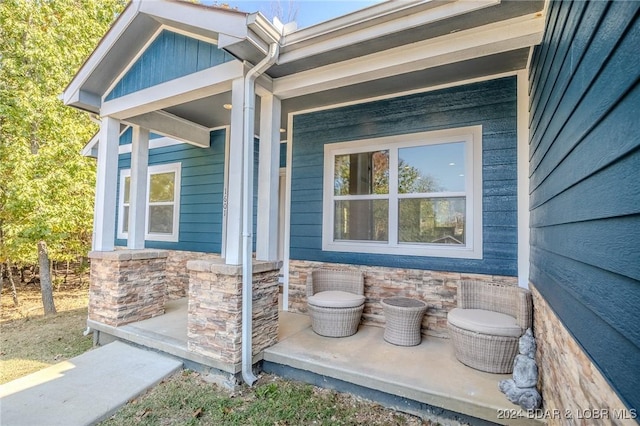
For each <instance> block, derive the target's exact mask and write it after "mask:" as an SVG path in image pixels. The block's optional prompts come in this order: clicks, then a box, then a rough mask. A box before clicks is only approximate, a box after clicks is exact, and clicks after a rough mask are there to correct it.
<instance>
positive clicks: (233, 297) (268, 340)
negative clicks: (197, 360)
mask: <svg viewBox="0 0 640 426" xmlns="http://www.w3.org/2000/svg"><path fill="white" fill-rule="evenodd" d="M187 269H188V270H189V313H188V318H187V347H188V349H189V350H190V351H193V352H196V353H198V354H201V355H203V356H206V357H209V358H212V359H214V360H217V361H220V362H223V363H227V364H233V365H238V364H240V363H241V362H242V353H241V350H242V266H236V265H226V264H225V263H224V260H223V259H216V260H191V261H189V262H187ZM279 270H280V262H261V261H254V263H253V298H252V299H253V334H252V335H253V354H254V355H255V354H257V353H259V352H261V351H262V350H264V349H266V348H268V347H269V346H272V345H274V344H275V343H276V342H277V340H278V272H279Z"/></svg>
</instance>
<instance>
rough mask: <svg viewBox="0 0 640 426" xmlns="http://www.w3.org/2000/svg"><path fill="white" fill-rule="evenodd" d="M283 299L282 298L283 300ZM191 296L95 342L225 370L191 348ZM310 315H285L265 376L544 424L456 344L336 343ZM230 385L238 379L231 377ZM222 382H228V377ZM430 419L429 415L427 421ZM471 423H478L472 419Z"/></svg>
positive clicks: (429, 339)
mask: <svg viewBox="0 0 640 426" xmlns="http://www.w3.org/2000/svg"><path fill="white" fill-rule="evenodd" d="M280 299H281V298H280ZM187 305H188V301H187V299H186V298H182V299H177V300H173V301H168V302H167V303H166V306H165V314H164V315H161V316H157V317H154V318H150V319H147V320H143V321H139V322H135V323H131V324H127V325H124V326H120V327H110V326H107V325H104V324H100V323H95V324H92V325H91V326H92V328H94V330H96V332H97V333H96V337H95V338H96V340H99V341H100V342H101V343H103V344H104V343H106V342H108V341H110V340H113V339H114V338H117V339H121V340H125V341H128V342H132V343H134V344H138V345H141V346H144V347H147V348H151V349H154V350H157V351H161V352H164V353H168V354H171V355H173V356H176V357H178V358H180V359H182V360H183V362H184V365H185V367H187V368H194V369H195V368H198V369H200V370H203V371H205V372H206V371H211V369H214V370H218V371H216V374H220V372H221V371H220V368H225V367H224V365H223V364H218V363H216V362H215V361H214V360H212V359H211V358H209V357H203V356H201V355H199V354H197V353H194V352H193V351H189V349H188V347H187V309H188V306H187ZM310 324H311V321H310V319H309V317H308V316H307V315H304V314H298V313H292V312H286V311H282V306H281V305H280V309H279V312H278V341H277V343H276V344H275V345H273V346H271V347H269V348H267V349H265V350H264V351H262V352H260V353H258V354H256V355H255V357H254V362H258V363H260V361H261V363H260V364H259V365H261V366H262V370H263V371H265V372H268V373H273V374H277V375H280V376H283V377H288V378H291V379H295V380H300V381H305V382H308V383H312V384H315V385H318V386H321V387H325V388H331V389H336V390H338V391H342V392H350V393H354V394H356V395H360V396H362V397H364V398H367V399H371V400H374V401H377V402H380V403H381V404H382V405H385V406H389V407H392V408H396V409H398V410H401V411H404V412H409V413H412V414H416V415H420V416H425V417H427V416H430V415H431V416H434V417H435V416H444V417H450V418H458V419H459V420H460V421H462V422H464V421H465V420H468V421H473V422H474V423H473V424H476V423H481V422H478V421H477V420H478V419H481V420H485V421H488V422H493V423H498V424H510V425H533V424H543V423H542V421H541V420H540V419H538V420H536V419H529V418H527V417H526V413H523V415H524V417H516V418H514V417H515V416H517V414H518V413H519V412H520V411H519V407H517V406H515V405H513V404H511V403H510V402H509V401H508V400H507V399H506V397H505V396H504V395H503V394H502V393H500V391H499V390H498V382H499V381H500V380H502V379H505V378H508V377H509V376H510V375H501V374H489V373H483V372H481V371H477V370H474V369H472V368H469V367H467V366H465V365H463V364H461V363H460V362H458V361H457V360H456V358H455V356H454V353H453V346H452V343H451V341H450V340H449V339H443V338H438V337H433V336H423V338H422V342H421V343H420V344H419V345H418V346H412V347H401V346H395V345H392V344H390V343H387V342H386V341H384V339H383V333H384V328H382V327H377V326H373V325H360V327H359V330H358V332H357V333H356V334H355V335H353V336H350V337H345V338H329V337H323V336H319V335H317V334H315V333H314V332H313V331H312V329H311V325H310ZM223 373H227V374H226V379H222V382H225V381H227V384H229V385H231V384H235V374H234V373H236V374H237V373H238V372H232V371H226V372H224V371H223ZM222 376H225V375H224V374H223V375H222ZM427 418H428V417H427ZM470 418H471V419H470Z"/></svg>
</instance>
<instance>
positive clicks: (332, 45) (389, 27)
mask: <svg viewBox="0 0 640 426" xmlns="http://www.w3.org/2000/svg"><path fill="white" fill-rule="evenodd" d="M499 3H500V0H478V1H463V2H459V1H456V2H454V3H444V4H442V5H441V6H438V7H434V8H432V9H427V10H424V11H422V12H419V13H415V14H411V15H408V16H402V17H399V18H397V19H394V20H391V21H387V22H384V23H382V24H380V25H373V26H369V27H365V28H362V29H360V30H357V31H353V32H346V33H345V34H344V35H337V36H334V37H330V38H327V39H325V40H324V41H320V42H317V43H313V44H310V45H307V47H303V48H298V49H296V48H295V45H296V43H300V42H303V41H307V40H310V39H311V37H307V38H306V39H299V40H296V39H295V38H294V37H295V35H292V36H287V37H286V49H285V51H284V52H283V53H281V54H280V57H279V59H278V64H286V63H288V62H293V61H296V60H300V59H302V58H305V57H309V56H314V55H318V54H321V53H324V52H329V51H332V50H335V49H337V48H340V47H344V46H349V45H353V44H356V43H360V42H363V41H366V40H371V39H377V38H382V37H384V36H386V35H388V34H393V33H396V32H398V31H403V30H406V29H408V28H413V27H416V26H419V25H425V24H426V23H432V22H437V21H440V20H443V19H448V18H451V17H454V16H457V15H462V14H466V13H470V12H473V11H476V10H478V9H483V8H486V7H489V6H494V5H496V4H499ZM396 5H397V6H403V3H402V2H400V3H396ZM332 22H333V21H329V22H328V23H327V25H328V24H329V23H332ZM342 28H344V27H339V28H335V29H333V31H337V30H341V29H342ZM327 33H330V32H329V31H327V32H325V33H321V34H322V35H324V34H327ZM294 34H295V33H294Z"/></svg>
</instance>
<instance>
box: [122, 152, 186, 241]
mask: <svg viewBox="0 0 640 426" xmlns="http://www.w3.org/2000/svg"><path fill="white" fill-rule="evenodd" d="M180 171H181V166H180V163H172V164H160V165H156V166H149V175H148V179H147V205H146V218H145V228H146V229H145V239H146V240H153V241H178V223H179V218H180ZM130 193H131V170H130V169H127V170H122V171H121V172H120V203H119V206H120V211H119V224H118V225H119V226H118V238H125V239H126V238H128V231H129V200H130Z"/></svg>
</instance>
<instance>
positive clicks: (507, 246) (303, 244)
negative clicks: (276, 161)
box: [290, 77, 518, 276]
mask: <svg viewBox="0 0 640 426" xmlns="http://www.w3.org/2000/svg"><path fill="white" fill-rule="evenodd" d="M478 124H480V125H482V137H483V141H482V142H483V146H482V152H483V164H482V171H483V178H484V182H483V222H484V224H483V230H482V232H483V244H484V246H483V249H484V259H481V260H472V259H452V258H439V257H438V258H437V257H420V256H400V255H376V254H362V253H346V252H331V251H322V215H323V212H322V191H323V188H322V184H323V182H322V179H323V161H324V144H329V143H335V142H344V141H349V140H358V139H365V138H371V137H380V136H388V135H397V134H403V133H414V132H421V131H428V130H438V129H447V128H456V127H463V126H471V125H478ZM516 124H517V123H516V79H515V77H509V78H503V79H499V80H492V81H488V82H482V83H475V84H469V85H466V86H461V87H454V88H450V89H444V90H438V91H433V92H428V93H421V94H414V95H409V96H403V97H398V98H393V99H386V100H381V101H376V102H370V103H366V104H359V105H353V106H348V107H342V108H336V109H332V110H325V111H319V112H314V113H309V114H304V115H297V116H295V117H294V125H293V160H292V164H291V173H292V184H291V240H290V247H291V249H290V252H291V255H290V257H291V259H299V260H315V261H322V262H337V263H350V264H361V265H379V266H389V267H397V268H415V269H429V270H440V271H455V272H469V273H483V274H495V275H510V276H516V275H517V242H518V241H517V234H518V230H517V164H516V161H517V152H516V151H517V148H516V143H517V134H516Z"/></svg>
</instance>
